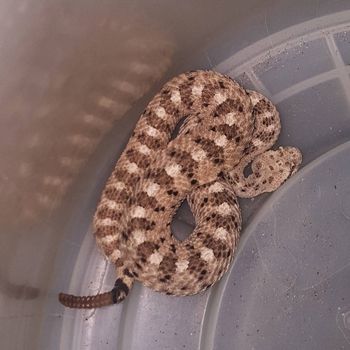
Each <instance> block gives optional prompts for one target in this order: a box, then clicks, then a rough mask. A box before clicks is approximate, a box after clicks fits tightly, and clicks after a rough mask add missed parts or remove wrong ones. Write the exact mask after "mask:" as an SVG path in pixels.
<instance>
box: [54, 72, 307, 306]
mask: <svg viewBox="0 0 350 350" xmlns="http://www.w3.org/2000/svg"><path fill="white" fill-rule="evenodd" d="M184 117H186V119H185V121H184V123H183V124H182V126H181V127H180V131H179V134H178V135H177V136H176V137H175V138H174V139H171V137H172V133H173V132H174V129H175V127H176V125H177V123H178V122H179V121H180V120H181V119H183V118H184ZM280 129H281V126H280V119H279V115H278V112H277V111H276V108H275V107H274V106H273V104H272V103H271V102H270V101H268V100H267V99H266V98H265V97H264V96H262V95H260V94H258V93H256V92H253V91H246V90H244V89H243V88H241V87H240V86H239V85H238V84H237V83H236V82H235V81H233V80H232V79H230V78H229V77H227V76H224V75H222V74H219V73H216V72H213V71H193V72H188V73H184V74H181V75H179V76H177V77H175V78H173V79H172V80H170V81H169V82H168V83H167V84H165V86H164V87H163V88H162V90H161V91H160V92H159V93H158V94H157V95H156V96H155V97H154V98H153V99H152V101H151V102H150V103H149V105H148V106H147V108H146V110H145V111H144V113H143V114H142V116H141V118H140V120H139V121H138V123H137V125H136V128H135V131H134V133H133V135H132V137H131V138H130V140H129V143H128V145H127V146H126V149H125V150H124V152H123V153H122V155H121V157H120V158H119V161H118V162H117V165H116V167H115V170H114V172H113V173H112V175H111V176H110V178H109V180H108V182H107V184H106V187H105V190H104V192H103V194H102V198H101V201H100V203H99V205H98V207H97V211H96V214H95V218H94V225H95V228H96V231H95V236H96V241H97V244H98V245H99V247H100V248H101V249H102V251H103V252H104V254H105V255H106V257H107V258H108V259H109V260H110V261H111V262H112V263H114V264H115V266H116V275H117V280H116V283H115V287H114V288H113V289H112V291H110V292H107V293H103V294H98V295H95V296H88V297H85V296H84V297H80V296H74V295H68V294H64V293H61V294H60V296H59V300H60V301H61V303H62V304H64V305H65V306H68V307H73V308H95V307H99V306H104V305H109V304H112V303H118V302H120V301H122V300H123V299H124V298H125V297H126V296H127V294H128V292H129V290H130V288H131V286H132V284H133V282H134V281H135V280H137V281H140V282H142V283H143V284H144V285H145V286H147V287H149V288H151V289H153V290H155V291H159V292H163V293H166V294H170V295H191V294H196V293H198V292H201V291H203V290H205V289H207V288H208V287H210V286H211V285H213V284H214V283H215V282H217V281H218V280H219V279H220V278H221V277H222V275H223V274H224V273H225V271H227V269H228V267H229V265H230V262H231V261H232V258H233V253H234V250H235V247H236V246H237V242H238V239H239V234H240V230H241V214H240V209H239V205H238V202H237V197H248V198H251V197H254V196H257V195H259V194H261V193H263V192H271V191H274V190H275V189H277V188H278V187H279V186H280V185H281V184H282V183H283V182H284V181H285V180H286V179H287V178H288V177H289V176H290V175H292V174H293V173H294V172H295V171H296V170H297V169H298V167H299V165H300V163H301V153H300V152H299V150H298V149H296V148H293V147H286V148H279V149H277V150H275V151H272V150H269V149H270V148H271V147H272V146H273V145H274V143H275V142H276V140H277V137H278V135H279V133H280ZM248 164H251V169H252V173H251V174H250V175H249V176H248V177H245V175H244V172H243V171H244V169H245V167H246V166H247V165H248ZM186 198H187V200H188V203H189V205H190V208H191V210H192V212H193V215H194V217H195V221H196V227H195V229H194V231H193V232H192V234H191V235H190V236H189V237H188V238H187V239H185V240H184V241H178V240H177V239H175V238H174V237H173V235H172V234H171V230H170V223H171V221H172V218H173V216H174V214H175V212H176V210H177V209H178V207H179V205H180V204H181V202H182V201H183V200H184V199H186Z"/></svg>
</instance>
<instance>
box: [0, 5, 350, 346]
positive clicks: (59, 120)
mask: <svg viewBox="0 0 350 350" xmlns="http://www.w3.org/2000/svg"><path fill="white" fill-rule="evenodd" d="M200 3H201V4H200V6H199V5H198V1H192V0H188V1H179V2H176V1H159V0H148V1H142V0H133V1H117V0H116V1H94V0H88V1H75V2H71V1H65V0H47V1H45V2H44V1H42V2H38V1H34V0H11V1H10V0H7V1H6V0H5V1H2V2H1V4H0V9H1V11H0V19H1V23H2V30H1V31H0V48H1V49H0V53H1V58H2V59H1V60H0V73H1V77H2V79H1V86H0V99H1V102H2V104H1V110H2V113H1V117H0V126H1V127H0V134H1V137H0V146H1V149H0V150H1V174H0V177H1V182H0V186H1V197H2V201H1V202H0V209H1V210H0V211H1V217H0V221H1V228H2V233H1V235H0V339H1V341H0V344H1V346H0V348H1V349H10V350H12V349H15V350H17V349H28V350H31V349H50V350H55V349H61V350H67V349H101V350H107V349H118V350H130V349H132V350H138V349H140V350H141V349H142V350H144V349H152V350H160V349H176V350H178V349H180V350H181V349H201V350H209V349H210V350H212V349H220V350H226V349H238V350H253V349H259V350H264V349H268V350H281V349H287V350H289V349H301V350H310V349H311V350H312V349H349V348H350V271H349V266H350V254H349V253H348V252H349V251H350V235H349V232H350V186H349V185H350V145H349V140H350V67H349V64H350V2H349V0H310V1H304V0H294V1H291V0H279V1H274V0H266V1H263V0H235V1H232V0H222V1H216V0H203V1H201V2H200ZM188 69H216V70H218V71H220V72H223V73H226V74H229V75H230V76H232V77H234V78H236V79H237V80H238V81H240V82H241V83H242V85H244V86H245V87H246V88H252V89H255V90H258V91H260V92H262V93H263V94H265V95H267V96H268V97H269V98H271V99H272V100H273V101H274V102H275V103H276V104H277V107H278V109H279V111H280V114H281V119H282V124H283V128H282V134H281V136H280V139H279V141H278V142H279V144H282V145H293V146H297V147H300V148H301V149H302V152H303V155H304V163H303V169H302V170H301V171H300V172H299V173H298V174H297V175H296V176H295V177H293V178H292V179H291V180H290V181H288V183H286V184H285V186H283V187H282V188H281V189H280V190H279V191H277V192H276V193H274V194H272V195H263V196H260V197H258V198H256V199H254V200H241V201H240V204H241V208H242V214H243V221H244V229H243V231H242V239H241V242H240V245H239V248H238V251H237V253H236V258H235V261H234V264H233V265H232V268H231V270H230V272H229V273H228V274H227V275H226V276H225V278H224V279H223V280H222V281H221V282H220V283H219V284H217V285H216V286H215V287H213V288H212V289H210V290H208V291H207V292H206V293H204V294H202V295H197V296H193V297H187V298H174V297H168V296H164V295H160V294H158V293H154V292H152V291H150V290H148V289H146V288H143V287H142V286H141V285H139V284H136V285H135V286H134V287H133V289H132V291H131V293H130V295H129V297H128V298H127V300H126V301H125V302H124V303H123V304H120V305H116V306H112V307H108V308H104V309H99V310H95V311H79V310H69V309H64V308H63V307H62V306H61V305H60V304H59V303H58V301H57V294H58V292H60V291H67V292H71V293H76V294H90V293H96V292H97V291H100V290H102V291H104V290H108V289H110V288H111V287H112V285H113V283H114V280H115V275H114V271H113V270H114V269H113V266H110V265H108V264H107V263H106V261H105V260H104V259H103V257H102V255H101V254H100V253H99V251H98V250H97V249H96V245H95V242H94V240H93V237H92V234H91V230H90V224H91V219H92V215H93V212H94V209H95V206H96V203H97V201H98V199H99V196H100V193H101V190H102V188H103V186H104V184H105V181H106V178H107V177H108V175H109V174H110V172H111V170H112V168H113V166H114V164H115V161H116V158H117V157H118V154H119V153H120V152H121V151H122V149H123V147H124V145H125V143H126V142H127V140H128V138H129V135H130V133H131V131H132V129H133V127H134V125H135V123H136V121H137V119H138V117H139V115H140V113H141V112H142V110H143V109H144V107H145V105H146V103H147V102H148V101H149V99H150V98H151V97H152V96H153V95H154V93H156V92H157V91H158V90H159V88H160V87H161V86H162V84H163V83H164V82H165V81H167V80H168V79H169V78H170V77H171V76H174V75H176V74H178V73H180V72H183V71H184V70H188ZM192 228H193V218H192V216H191V214H190V213H189V212H188V210H187V209H186V207H183V208H181V209H180V210H179V213H178V215H177V218H176V220H175V221H174V223H173V230H174V232H175V234H176V235H177V236H178V237H184V236H186V234H188V232H190V231H191V229H192Z"/></svg>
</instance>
